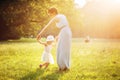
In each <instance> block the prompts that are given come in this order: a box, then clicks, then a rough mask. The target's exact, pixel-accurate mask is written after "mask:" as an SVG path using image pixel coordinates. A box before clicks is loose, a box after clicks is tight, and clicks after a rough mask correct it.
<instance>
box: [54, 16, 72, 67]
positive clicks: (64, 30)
mask: <svg viewBox="0 0 120 80" xmlns="http://www.w3.org/2000/svg"><path fill="white" fill-rule="evenodd" d="M55 18H56V19H58V22H56V26H57V27H58V28H60V29H61V30H60V33H59V36H58V45H57V64H58V66H59V68H60V69H64V68H68V69H69V68H70V51H71V38H72V32H71V30H70V28H69V24H68V21H67V19H66V17H65V16H64V15H62V14H58V15H56V16H55Z"/></svg>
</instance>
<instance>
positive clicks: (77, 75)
mask: <svg viewBox="0 0 120 80" xmlns="http://www.w3.org/2000/svg"><path fill="white" fill-rule="evenodd" d="M119 41H120V40H104V39H91V41H90V42H89V43H85V42H84V39H80V38H78V39H73V40H72V48H71V69H70V71H65V72H58V66H57V63H56V46H55V45H54V46H53V50H52V55H53V57H54V60H55V64H53V65H52V64H51V65H50V66H49V67H48V68H47V69H44V68H42V69H40V68H39V64H40V63H42V62H41V60H40V59H41V54H42V51H43V48H44V46H42V45H41V44H39V43H38V42H37V41H36V40H35V39H21V40H16V41H5V42H0V80H120V42H119Z"/></svg>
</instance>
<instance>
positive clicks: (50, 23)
mask: <svg viewBox="0 0 120 80" xmlns="http://www.w3.org/2000/svg"><path fill="white" fill-rule="evenodd" d="M55 21H56V18H55V17H54V18H52V19H51V20H50V21H49V23H48V24H47V25H46V26H45V27H44V28H43V29H42V30H41V32H40V33H39V34H38V35H37V40H38V39H39V38H40V36H41V34H42V33H43V31H44V30H45V29H46V28H47V27H49V26H51V25H52V24H53V23H55Z"/></svg>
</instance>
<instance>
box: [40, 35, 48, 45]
mask: <svg viewBox="0 0 120 80" xmlns="http://www.w3.org/2000/svg"><path fill="white" fill-rule="evenodd" d="M38 42H39V43H40V44H42V45H44V46H46V45H47V43H45V42H42V41H41V36H39V40H38Z"/></svg>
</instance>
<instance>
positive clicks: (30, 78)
mask: <svg viewBox="0 0 120 80" xmlns="http://www.w3.org/2000/svg"><path fill="white" fill-rule="evenodd" d="M43 73H44V70H43V69H37V70H36V71H35V72H30V73H29V74H27V75H25V76H23V77H22V78H20V80H36V78H37V77H39V76H40V75H42V74H43Z"/></svg>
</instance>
